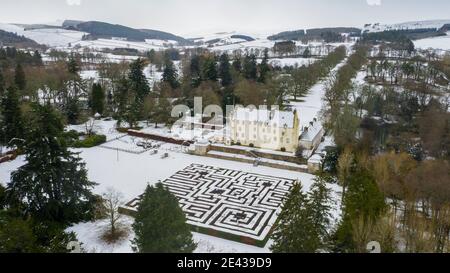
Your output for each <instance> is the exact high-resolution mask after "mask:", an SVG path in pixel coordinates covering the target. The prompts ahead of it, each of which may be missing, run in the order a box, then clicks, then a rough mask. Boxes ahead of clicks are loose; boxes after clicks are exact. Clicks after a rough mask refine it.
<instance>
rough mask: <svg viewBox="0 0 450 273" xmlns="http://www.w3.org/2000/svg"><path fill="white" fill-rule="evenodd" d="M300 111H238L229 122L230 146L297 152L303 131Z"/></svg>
mask: <svg viewBox="0 0 450 273" xmlns="http://www.w3.org/2000/svg"><path fill="white" fill-rule="evenodd" d="M299 124H300V122H299V118H298V115H297V111H293V112H289V111H279V110H267V109H249V108H242V107H241V108H237V109H235V111H234V112H233V113H232V115H231V117H230V120H229V130H230V134H229V139H228V140H227V141H228V142H229V144H238V145H244V146H250V147H255V148H262V149H270V150H277V151H286V152H292V153H294V152H296V150H297V147H298V145H299V137H300V129H299Z"/></svg>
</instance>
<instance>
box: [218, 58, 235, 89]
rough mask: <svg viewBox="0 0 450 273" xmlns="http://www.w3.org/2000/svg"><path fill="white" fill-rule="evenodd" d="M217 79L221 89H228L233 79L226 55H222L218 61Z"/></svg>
mask: <svg viewBox="0 0 450 273" xmlns="http://www.w3.org/2000/svg"><path fill="white" fill-rule="evenodd" d="M219 78H220V79H221V83H222V86H223V87H228V86H230V85H231V84H232V83H233V78H232V76H231V65H230V59H229V58H228V54H226V53H223V54H222V55H221V56H220V60H219Z"/></svg>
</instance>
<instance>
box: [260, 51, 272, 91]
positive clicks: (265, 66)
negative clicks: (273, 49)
mask: <svg viewBox="0 0 450 273" xmlns="http://www.w3.org/2000/svg"><path fill="white" fill-rule="evenodd" d="M269 72H270V66H269V50H268V49H267V48H266V49H265V50H264V57H263V59H262V62H261V64H260V65H259V76H258V81H259V82H261V83H265V82H266V80H267V76H268V74H269Z"/></svg>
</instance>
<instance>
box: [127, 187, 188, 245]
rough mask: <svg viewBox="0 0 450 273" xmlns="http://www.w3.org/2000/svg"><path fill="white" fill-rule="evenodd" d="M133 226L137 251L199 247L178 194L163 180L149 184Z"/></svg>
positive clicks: (134, 243)
mask: <svg viewBox="0 0 450 273" xmlns="http://www.w3.org/2000/svg"><path fill="white" fill-rule="evenodd" d="M133 230H134V232H135V234H136V236H135V239H134V240H133V241H132V243H133V249H134V251H135V252H140V253H191V252H192V251H194V250H195V248H196V244H195V243H194V241H193V239H192V233H191V231H190V229H189V225H188V224H187V223H186V217H185V215H184V213H183V211H182V210H181V208H180V206H179V204H178V200H177V198H176V197H175V196H174V195H173V194H171V193H170V192H169V191H168V190H167V189H166V188H164V186H163V185H162V184H161V183H158V184H157V185H156V186H155V187H152V186H147V188H146V190H145V193H144V195H143V196H142V199H141V203H140V205H139V208H138V211H137V214H136V218H135V222H134V224H133Z"/></svg>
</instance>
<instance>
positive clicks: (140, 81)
mask: <svg viewBox="0 0 450 273" xmlns="http://www.w3.org/2000/svg"><path fill="white" fill-rule="evenodd" d="M144 65H145V63H144V60H143V59H137V60H136V61H134V62H133V63H131V65H130V73H129V74H128V82H129V88H130V90H131V91H132V92H134V93H135V94H136V97H135V99H136V101H139V102H143V101H144V98H145V96H146V95H148V93H149V92H150V87H149V86H148V81H147V78H146V77H145V75H144Z"/></svg>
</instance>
